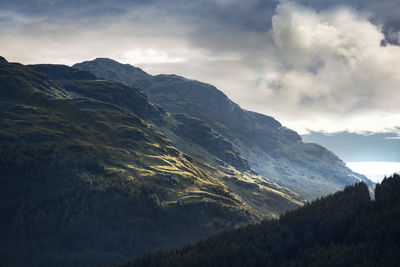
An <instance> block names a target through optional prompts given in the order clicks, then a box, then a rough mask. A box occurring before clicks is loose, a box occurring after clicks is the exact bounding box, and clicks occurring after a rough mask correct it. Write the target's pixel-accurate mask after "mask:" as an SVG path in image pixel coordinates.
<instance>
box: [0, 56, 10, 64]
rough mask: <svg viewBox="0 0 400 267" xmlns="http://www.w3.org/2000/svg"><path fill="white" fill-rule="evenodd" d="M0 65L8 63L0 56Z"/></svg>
mask: <svg viewBox="0 0 400 267" xmlns="http://www.w3.org/2000/svg"><path fill="white" fill-rule="evenodd" d="M0 63H8V61H7V59H5V58H4V57H2V56H0Z"/></svg>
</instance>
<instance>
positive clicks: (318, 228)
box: [119, 174, 400, 267]
mask: <svg viewBox="0 0 400 267" xmlns="http://www.w3.org/2000/svg"><path fill="white" fill-rule="evenodd" d="M399 191H400V176H399V175H397V174H395V175H393V176H392V177H389V178H385V179H384V180H383V181H382V183H381V184H378V185H377V186H376V189H375V201H372V200H371V199H370V196H369V192H368V188H367V186H366V185H365V184H364V183H358V184H356V185H352V186H348V187H346V188H345V189H344V190H343V191H341V192H337V193H335V194H334V195H330V196H327V197H324V198H321V199H318V200H316V201H314V202H312V203H311V204H307V205H306V206H304V207H301V208H299V209H297V210H294V211H291V212H288V213H286V214H284V215H283V216H281V217H280V219H279V220H273V221H265V222H263V223H261V224H257V225H251V226H248V227H245V228H241V229H238V230H235V231H231V232H226V233H223V234H221V235H218V236H216V237H212V238H209V239H207V240H202V241H200V242H198V243H196V244H194V245H187V246H185V247H182V248H180V249H175V250H172V251H160V252H158V253H157V254H154V255H148V256H145V257H142V258H139V259H136V260H134V261H132V262H129V263H126V264H121V265H119V266H121V267H122V266H126V267H128V266H135V267H140V266H146V267H152V266H158V267H164V266H165V267H166V266H174V267H179V266H193V267H198V266H219V267H224V266H229V267H234V266H335V267H336V266H397V265H398V252H399V249H400V234H399V233H400V195H399Z"/></svg>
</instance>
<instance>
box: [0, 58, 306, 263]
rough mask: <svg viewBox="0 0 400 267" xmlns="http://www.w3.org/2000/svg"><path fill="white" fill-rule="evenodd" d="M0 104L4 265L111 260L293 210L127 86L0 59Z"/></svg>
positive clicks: (212, 137)
mask: <svg viewBox="0 0 400 267" xmlns="http://www.w3.org/2000/svg"><path fill="white" fill-rule="evenodd" d="M0 103H1V105H0V126H1V127H0V151H1V153H0V183H1V188H2V194H0V201H1V202H0V203H1V205H0V212H1V215H2V216H1V221H0V233H1V237H0V241H1V242H0V243H1V244H2V245H1V246H0V255H1V257H2V260H3V263H5V265H8V266H63V265H65V266H72V265H73V266H79V265H82V266H83V265H85V266H93V265H97V264H105V263H113V262H119V261H121V260H124V259H128V258H131V257H134V256H138V255H142V254H144V253H147V252H150V251H154V250H157V249H159V248H171V247H174V246H178V245H181V244H184V243H187V242H192V241H194V240H197V239H199V238H201V237H205V236H209V235H211V234H214V233H217V232H219V231H221V230H224V229H230V228H234V227H237V226H239V225H243V224H246V223H249V222H257V221H259V220H260V219H262V218H268V217H275V216H277V215H278V214H279V213H281V212H283V211H285V210H287V209H291V208H294V207H296V206H298V205H300V204H301V203H302V200H301V198H299V197H298V196H297V195H296V194H294V193H292V192H291V191H289V190H287V189H285V188H282V187H280V186H278V185H276V184H275V183H273V182H271V181H270V180H268V179H266V178H263V177H261V176H259V175H258V174H256V173H255V172H254V171H253V170H251V169H250V168H249V166H247V165H246V161H245V160H244V159H242V158H241V156H240V154H239V153H238V152H237V151H236V150H235V149H234V148H233V147H232V145H231V144H230V143H229V142H227V141H226V140H224V139H223V138H222V137H221V136H219V135H218V134H217V133H215V132H213V131H212V130H211V129H210V128H207V127H205V126H204V125H202V124H201V122H198V121H195V122H193V121H191V120H190V119H189V118H186V117H184V118H182V116H179V115H174V114H170V113H167V112H165V111H164V110H163V109H162V108H160V107H158V106H155V105H153V104H151V103H150V102H149V101H147V98H146V96H145V95H144V94H143V93H141V92H140V91H139V90H138V89H137V88H135V87H131V86H127V85H124V84H121V83H116V82H108V81H101V80H99V79H98V78H97V77H96V76H94V75H93V74H90V73H88V72H80V71H78V70H76V69H71V68H69V67H66V66H54V65H39V66H23V65H20V64H11V63H8V62H6V61H5V60H0ZM187 120H189V121H188V122H187ZM199 125H200V126H199ZM178 126H179V127H178ZM196 129H200V130H199V131H196ZM195 134H200V136H199V138H200V137H201V138H205V139H204V140H208V141H207V144H208V146H202V145H204V144H203V143H202V142H204V140H197V141H196V137H197V136H196V135H195ZM175 144H176V145H175ZM182 152H185V154H184V153H182ZM190 154H191V155H190ZM230 160H231V161H230ZM235 166H236V167H235Z"/></svg>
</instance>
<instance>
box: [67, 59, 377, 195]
mask: <svg viewBox="0 0 400 267" xmlns="http://www.w3.org/2000/svg"><path fill="white" fill-rule="evenodd" d="M74 67H75V68H78V69H80V70H85V71H90V72H92V73H94V74H96V75H98V76H99V77H102V78H104V79H106V80H114V81H120V82H124V83H126V84H129V85H133V86H138V87H140V88H141V89H143V90H144V92H145V93H146V95H147V96H148V97H149V99H150V100H151V101H152V102H153V103H155V104H158V105H160V106H161V107H162V108H163V109H165V110H166V111H168V112H171V113H181V114H185V115H187V116H188V117H191V118H196V119H199V120H201V121H202V122H203V123H205V124H206V125H207V126H208V127H210V128H211V129H212V130H213V131H214V132H215V133H218V134H219V135H220V136H221V137H223V138H225V139H226V140H227V141H228V142H230V143H231V144H232V147H233V149H234V150H236V151H237V152H238V153H239V154H240V155H241V156H242V157H243V158H244V159H246V161H247V162H248V164H249V166H250V167H251V168H252V169H253V170H255V171H256V172H257V173H259V174H260V175H262V176H264V177H268V178H269V179H271V180H273V181H275V182H276V183H278V184H279V185H281V186H283V187H286V188H288V189H290V190H292V191H294V192H296V193H298V194H300V196H301V197H303V198H306V199H308V200H312V199H315V198H317V197H321V196H324V195H326V194H329V193H332V192H336V191H338V190H341V189H343V188H344V187H345V186H346V185H348V184H354V183H356V182H359V181H364V182H365V183H366V184H367V185H368V186H369V187H370V189H371V190H372V188H373V186H374V184H373V182H371V181H370V180H368V179H367V178H366V177H365V176H363V175H360V174H357V173H354V172H353V171H351V170H350V169H349V168H347V167H346V165H345V163H344V162H343V161H342V160H340V159H339V158H338V157H337V156H336V155H334V154H333V153H332V152H330V151H328V150H327V149H325V148H324V147H322V146H320V145H317V144H311V143H305V142H303V141H302V140H301V137H300V136H299V135H298V134H297V133H296V132H294V131H292V130H290V129H287V128H285V127H283V126H282V125H281V124H280V123H279V122H278V121H276V120H275V119H274V118H272V117H269V116H265V115H262V114H259V113H255V112H251V111H247V110H244V109H242V108H240V106H239V105H237V104H236V103H234V102H232V101H231V100H230V99H229V98H228V97H227V96H226V95H225V94H224V93H222V92H221V91H219V90H218V89H217V88H215V87H214V86H212V85H209V84H205V83H202V82H199V81H194V80H189V79H186V78H183V77H180V76H177V75H164V74H162V75H155V76H152V75H150V74H147V73H146V72H144V71H143V70H141V69H139V68H136V67H133V66H131V65H128V64H120V63H118V62H116V61H114V60H111V59H107V58H97V59H95V60H93V61H85V62H82V63H79V64H76V65H74ZM283 108H284V107H283Z"/></svg>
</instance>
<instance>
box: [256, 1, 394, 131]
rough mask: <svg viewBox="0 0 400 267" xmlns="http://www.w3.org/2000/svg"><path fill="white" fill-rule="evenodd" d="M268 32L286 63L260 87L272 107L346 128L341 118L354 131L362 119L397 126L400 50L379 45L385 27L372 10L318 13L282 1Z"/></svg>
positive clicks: (370, 123)
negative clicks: (374, 18)
mask: <svg viewBox="0 0 400 267" xmlns="http://www.w3.org/2000/svg"><path fill="white" fill-rule="evenodd" d="M271 34H272V36H273V40H274V42H275V44H276V46H277V48H278V50H279V53H280V55H281V57H282V59H283V62H282V65H281V68H280V69H278V70H277V71H276V73H275V74H274V75H269V76H268V74H267V75H266V76H265V77H264V81H263V83H262V86H264V88H262V87H261V88H259V90H260V92H261V93H262V94H264V96H265V102H266V103H267V104H268V105H269V106H270V107H272V108H273V109H274V110H275V111H276V110H277V109H278V108H285V109H286V110H287V111H288V112H286V113H285V114H283V116H284V117H286V118H288V121H292V122H294V121H295V120H296V119H300V120H303V121H304V120H307V118H308V119H310V118H311V120H315V122H317V121H318V120H320V121H321V120H322V119H321V118H324V119H328V120H330V121H333V122H334V124H336V127H337V128H340V127H343V126H344V127H346V128H347V126H345V125H341V126H340V122H339V123H337V122H335V121H334V119H335V118H336V119H343V120H344V121H345V122H346V124H347V125H348V126H349V128H353V129H351V130H355V129H354V126H355V125H357V126H362V125H359V124H360V123H357V121H363V122H366V123H367V125H366V126H368V127H370V128H374V129H375V130H377V129H379V128H380V129H381V130H383V129H384V128H387V127H394V126H396V124H397V125H398V124H399V123H400V121H399V120H398V119H399V118H400V105H398V103H400V93H399V90H400V47H399V46H395V45H391V44H387V45H386V46H382V45H381V44H382V40H384V39H385V36H384V34H383V33H382V29H381V27H380V26H377V25H374V24H373V23H372V22H371V21H370V17H369V15H368V14H367V13H363V12H359V11H356V10H355V9H351V8H348V7H341V8H335V9H329V10H322V11H315V10H313V9H311V8H307V7H304V6H301V5H299V4H296V3H294V2H289V1H283V2H282V3H281V4H279V5H278V6H277V8H276V14H275V15H274V16H273V17H272V31H271ZM275 103H279V104H278V105H279V106H278V105H277V104H275ZM277 113H282V112H277ZM370 116H373V118H376V119H378V118H381V120H380V121H375V122H373V121H371V120H370V119H369V120H368V117H370ZM370 118H372V117H370ZM395 119H396V120H395ZM351 123H352V124H353V127H352V126H351V125H350V124H351ZM354 123H356V124H354ZM292 124H293V123H292ZM309 124H310V123H309ZM310 125H311V127H313V126H312V124H310ZM321 126H322V124H320V125H319V126H317V127H321ZM297 129H299V128H298V127H297ZM315 130H317V129H315ZM318 130H321V129H318ZM342 130H343V129H342Z"/></svg>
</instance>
